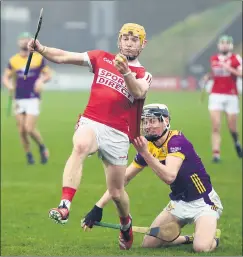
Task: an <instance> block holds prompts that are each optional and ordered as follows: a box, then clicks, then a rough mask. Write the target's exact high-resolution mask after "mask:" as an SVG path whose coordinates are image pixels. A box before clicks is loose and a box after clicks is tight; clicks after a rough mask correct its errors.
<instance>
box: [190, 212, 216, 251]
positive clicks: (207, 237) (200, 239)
mask: <svg viewBox="0 0 243 257" xmlns="http://www.w3.org/2000/svg"><path fill="white" fill-rule="evenodd" d="M216 229H217V218H216V217H215V216H201V217H199V218H198V219H197V220H196V222H195V234H194V240H193V250H194V251H195V252H211V251H213V250H214V249H215V248H216V247H217V246H218V244H219V239H220V230H218V231H217V230H216Z"/></svg>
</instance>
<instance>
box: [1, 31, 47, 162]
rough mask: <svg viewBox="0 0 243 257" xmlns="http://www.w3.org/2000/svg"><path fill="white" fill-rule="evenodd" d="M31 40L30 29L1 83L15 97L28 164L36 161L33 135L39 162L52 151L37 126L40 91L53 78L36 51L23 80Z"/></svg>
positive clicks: (23, 35)
mask: <svg viewBox="0 0 243 257" xmlns="http://www.w3.org/2000/svg"><path fill="white" fill-rule="evenodd" d="M30 39H31V35H30V33H28V32H23V33H21V34H20V35H19V37H18V42H17V43H18V46H19V52H18V53H17V54H15V55H14V56H12V57H11V58H10V59H9V63H8V67H7V68H6V69H5V71H4V73H3V77H2V82H3V85H4V86H5V87H6V88H7V89H8V90H9V94H10V95H11V96H12V97H13V98H14V102H13V104H14V114H15V118H16V122H17V128H18V132H19V135H20V139H21V142H22V145H23V148H24V151H25V154H26V158H27V162H28V164H34V163H35V160H34V157H33V154H32V151H31V148H30V138H31V139H32V140H33V141H34V142H35V143H36V144H37V145H38V147H39V152H40V159H41V160H40V161H41V163H42V164H45V163H47V160H48V156H49V153H48V149H47V148H46V146H45V144H44V141H43V139H42V136H41V134H40V132H39V130H38V129H37V128H36V125H37V120H38V117H39V114H40V93H41V91H42V90H43V85H44V83H46V82H47V81H49V80H50V78H51V73H50V69H49V68H48V66H47V65H46V61H45V59H44V58H43V57H42V56H41V55H40V54H37V53H35V54H34V55H33V59H32V62H31V66H30V71H29V74H28V77H27V79H26V80H24V69H25V65H26V62H27V59H28V55H29V51H28V48H27V44H28V41H29V40H30Z"/></svg>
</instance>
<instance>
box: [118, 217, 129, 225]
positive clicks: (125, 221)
mask: <svg viewBox="0 0 243 257" xmlns="http://www.w3.org/2000/svg"><path fill="white" fill-rule="evenodd" d="M130 220H131V218H130V215H128V216H127V217H125V218H124V217H120V223H121V224H122V225H127V224H128V223H129V221H130Z"/></svg>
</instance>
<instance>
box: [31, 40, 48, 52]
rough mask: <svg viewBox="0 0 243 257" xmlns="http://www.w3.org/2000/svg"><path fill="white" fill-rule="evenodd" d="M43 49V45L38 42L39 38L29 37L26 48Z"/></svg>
mask: <svg viewBox="0 0 243 257" xmlns="http://www.w3.org/2000/svg"><path fill="white" fill-rule="evenodd" d="M43 49H44V46H43V45H42V44H41V43H40V42H39V40H37V39H36V40H35V42H34V39H33V38H31V40H30V41H29V42H28V50H29V51H30V52H35V51H36V52H42V51H43Z"/></svg>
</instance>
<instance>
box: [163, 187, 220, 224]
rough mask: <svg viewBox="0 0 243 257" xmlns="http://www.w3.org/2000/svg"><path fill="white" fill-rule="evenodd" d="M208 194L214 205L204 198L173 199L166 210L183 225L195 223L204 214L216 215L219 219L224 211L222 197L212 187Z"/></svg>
mask: <svg viewBox="0 0 243 257" xmlns="http://www.w3.org/2000/svg"><path fill="white" fill-rule="evenodd" d="M208 196H209V199H210V200H211V202H212V203H213V204H214V205H209V204H207V203H205V201H204V199H203V198H200V199H198V200H195V201H191V202H184V201H182V200H179V201H172V200H171V201H170V202H169V204H168V205H167V206H166V207H165V208H164V210H166V211H168V212H170V213H171V214H172V215H173V216H175V217H176V218H177V219H179V220H180V222H181V224H182V225H186V224H191V223H194V222H195V221H196V220H197V219H198V218H199V217H202V216H214V217H215V218H217V219H219V218H220V216H221V214H222V211H223V206H222V204H221V201H220V198H219V196H218V194H217V193H216V192H215V191H214V189H212V191H211V192H210V193H209V194H208Z"/></svg>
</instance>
